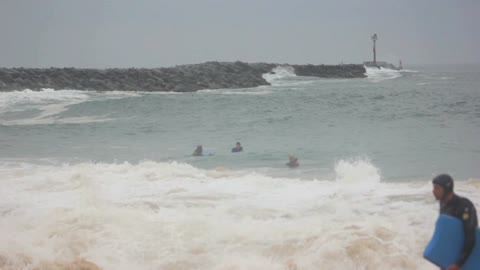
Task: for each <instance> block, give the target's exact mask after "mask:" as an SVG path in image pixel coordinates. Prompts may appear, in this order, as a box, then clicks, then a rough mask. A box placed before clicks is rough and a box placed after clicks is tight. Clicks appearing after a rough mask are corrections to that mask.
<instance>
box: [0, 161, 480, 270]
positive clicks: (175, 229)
mask: <svg viewBox="0 0 480 270" xmlns="http://www.w3.org/2000/svg"><path fill="white" fill-rule="evenodd" d="M335 170H336V171H337V176H336V177H335V178H336V179H337V181H333V179H332V180H329V181H301V180H297V179H289V178H272V177H268V176H265V175H263V174H260V173H255V172H244V173H239V172H235V171H230V170H228V169H224V170H201V169H197V168H194V167H192V166H190V165H186V164H179V163H175V162H173V163H156V162H148V161H146V162H142V163H139V164H136V165H134V164H129V163H124V164H101V163H96V164H93V163H83V164H76V165H68V164H65V165H62V166H49V165H32V164H26V163H19V164H17V165H16V166H12V164H11V163H10V164H8V165H4V164H0V184H1V185H2V189H0V238H1V239H2V241H0V258H2V257H3V258H6V260H8V262H9V263H10V264H11V265H12V269H32V268H35V266H37V264H38V263H39V262H41V261H47V262H55V261H59V260H66V261H69V260H74V259H78V258H84V259H87V260H89V261H91V262H93V263H95V264H97V265H98V266H99V267H101V268H102V269H306V270H309V269H373V270H375V269H407V268H409V269H425V270H426V269H435V268H433V267H432V266H431V265H430V264H429V263H428V262H426V261H425V260H423V259H422V258H421V255H420V254H421V252H422V250H423V247H424V246H425V244H426V243H427V241H428V238H429V237H430V236H431V229H432V226H433V224H434V221H435V217H436V215H437V213H438V209H437V207H438V204H437V203H436V202H435V201H434V200H433V198H432V195H431V186H430V185H431V184H430V182H429V181H428V180H427V179H425V182H423V183H418V182H417V183H397V184H394V183H390V184H389V183H385V182H381V181H379V178H380V174H379V172H378V169H375V166H374V165H373V164H372V163H371V162H367V161H365V160H363V161H362V160H357V161H340V162H337V165H336V167H335ZM363 178H365V179H363ZM475 181H477V180H471V181H469V182H458V184H456V186H457V187H458V189H459V190H461V191H462V192H465V193H464V195H466V196H467V197H469V198H470V199H472V201H474V203H476V204H477V205H478V203H479V202H480V192H479V191H480V190H479V189H480V185H478V181H477V182H475ZM364 182H365V183H371V184H374V185H375V188H374V189H368V190H362V191H361V192H355V189H354V188H351V187H355V186H356V184H354V183H364ZM352 183H353V184H352ZM472 183H473V184H472ZM412 235H414V236H415V237H412ZM327 243H328V244H327Z"/></svg>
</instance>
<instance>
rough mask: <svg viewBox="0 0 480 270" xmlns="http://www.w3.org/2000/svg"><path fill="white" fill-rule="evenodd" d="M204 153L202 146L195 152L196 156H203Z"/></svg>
mask: <svg viewBox="0 0 480 270" xmlns="http://www.w3.org/2000/svg"><path fill="white" fill-rule="evenodd" d="M202 152H203V148H202V145H198V146H197V148H195V151H193V155H194V156H201V155H202Z"/></svg>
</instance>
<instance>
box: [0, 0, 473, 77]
mask: <svg viewBox="0 0 480 270" xmlns="http://www.w3.org/2000/svg"><path fill="white" fill-rule="evenodd" d="M479 28H480V1H478V0H402V1H399V0H378V1H376V0H357V1H355V0H350V1H340V0H339V1H320V0H308V1H307V0H304V1H302V0H287V1H284V0H255V1H253V0H239V1H236V0H231V1H229V0H169V1H163V0H156V1H154V0H152V1H142V0H137V1H135V0H128V1H127V0H111V1H106V0H78V1H73V0H0V67H21V66H23V67H51V66H54V67H94V68H108V67H162V66H173V65H178V64H189V63H200V62H205V61H236V60H240V61H246V62H273V63H292V64H306V63H312V64H322V63H324V64H338V63H340V62H344V63H361V62H363V61H366V60H371V59H372V48H371V46H372V44H371V39H370V37H371V35H372V34H373V33H377V34H378V37H379V38H378V41H377V54H378V56H377V60H386V61H390V62H393V63H394V64H396V63H398V59H402V60H403V62H404V65H406V66H408V65H409V64H435V63H441V64H444V63H465V62H467V63H479V62H480V29H479Z"/></svg>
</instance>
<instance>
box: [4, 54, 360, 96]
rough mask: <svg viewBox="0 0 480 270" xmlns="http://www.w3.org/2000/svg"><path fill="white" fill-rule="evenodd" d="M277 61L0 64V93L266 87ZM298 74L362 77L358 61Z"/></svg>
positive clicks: (300, 69)
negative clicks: (105, 65) (150, 66)
mask: <svg viewBox="0 0 480 270" xmlns="http://www.w3.org/2000/svg"><path fill="white" fill-rule="evenodd" d="M277 66H279V64H268V63H244V62H239V61H237V62H207V63H202V64H193V65H181V66H175V67H169V68H153V69H143V68H139V69H137V68H127V69H118V68H113V69H77V68H47V69H37V68H0V91H15V90H24V89H31V90H40V89H44V88H53V89H56V90H59V89H75V90H94V91H114V90H116V91H174V92H194V91H197V90H201V89H222V88H248V87H257V86H260V85H269V82H267V81H266V80H265V79H264V78H263V77H262V75H263V74H265V73H269V72H270V73H272V72H273V71H272V70H273V69H274V68H275V67H277ZM291 66H292V67H293V68H294V70H295V73H296V74H297V75H299V76H315V77H324V78H362V77H365V68H364V67H363V65H338V66H327V65H291Z"/></svg>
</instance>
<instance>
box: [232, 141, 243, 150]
mask: <svg viewBox="0 0 480 270" xmlns="http://www.w3.org/2000/svg"><path fill="white" fill-rule="evenodd" d="M242 151H243V147H242V145H241V144H240V142H237V143H236V144H235V147H233V148H232V153H236V152H242Z"/></svg>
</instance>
